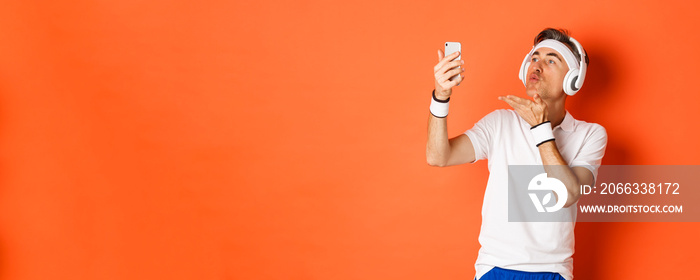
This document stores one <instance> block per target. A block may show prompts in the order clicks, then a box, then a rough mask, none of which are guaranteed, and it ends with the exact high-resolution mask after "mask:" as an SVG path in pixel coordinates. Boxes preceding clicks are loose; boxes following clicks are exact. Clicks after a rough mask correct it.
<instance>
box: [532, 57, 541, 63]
mask: <svg viewBox="0 0 700 280" xmlns="http://www.w3.org/2000/svg"><path fill="white" fill-rule="evenodd" d="M538 61H540V59H539V58H536V57H533V58H532V62H538Z"/></svg>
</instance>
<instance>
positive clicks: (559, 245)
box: [426, 28, 607, 280]
mask: <svg viewBox="0 0 700 280" xmlns="http://www.w3.org/2000/svg"><path fill="white" fill-rule="evenodd" d="M534 45H535V46H534V47H533V49H532V51H530V53H529V54H528V55H527V56H526V60H525V61H523V65H522V66H521V73H520V78H521V80H523V83H524V84H525V92H526V94H527V96H528V97H530V98H531V99H530V98H521V97H517V96H512V95H507V96H500V97H498V98H499V100H502V101H504V102H505V103H507V104H508V105H509V106H511V107H512V108H513V110H496V111H494V112H492V113H490V114H488V115H487V116H485V117H484V118H482V119H481V120H480V121H479V122H477V123H476V124H475V125H474V127H473V128H472V129H470V130H468V131H466V132H465V133H464V134H462V135H459V136H457V137H454V138H451V139H448V137H447V120H446V116H447V109H448V108H447V105H448V104H449V103H448V102H449V99H450V98H451V96H452V88H453V87H455V86H456V85H458V84H459V83H461V82H462V80H463V79H464V77H463V76H462V75H461V73H463V72H464V69H463V68H462V66H463V65H464V61H462V60H460V61H453V60H454V59H455V58H457V57H458V56H459V53H454V54H451V55H448V56H447V57H445V56H444V54H443V52H442V51H438V58H439V62H438V64H437V65H436V66H435V67H434V69H433V70H434V74H435V90H434V91H433V100H432V103H431V107H430V111H431V113H430V116H429V118H430V119H429V122H428V141H427V146H426V157H427V161H428V164H430V165H432V166H452V165H458V164H463V163H473V162H476V161H478V160H480V159H488V167H489V173H490V174H489V180H488V183H487V185H486V192H485V194H484V202H483V206H482V225H481V232H480V234H479V243H480V244H481V249H480V250H479V255H478V257H477V260H476V264H475V268H476V279H480V280H490V279H566V280H571V279H573V258H572V255H573V253H574V224H575V214H576V202H577V201H578V199H579V197H580V194H581V192H580V186H581V185H593V183H594V180H595V176H596V175H597V169H598V167H599V166H600V163H601V160H602V158H603V154H604V153H605V147H606V144H607V134H606V132H605V129H604V128H603V127H602V126H600V125H598V124H593V123H586V122H583V121H579V120H576V119H574V118H573V116H571V114H569V113H568V112H567V111H566V109H565V106H564V105H565V102H566V100H567V96H568V95H573V94H574V93H576V92H577V91H578V89H580V87H581V85H582V84H583V79H584V78H585V71H586V68H587V64H588V61H587V57H586V55H585V51H583V48H582V47H580V44H578V42H576V41H575V40H573V39H571V38H570V37H569V36H568V33H567V32H566V31H565V30H561V29H559V30H557V29H551V28H548V29H545V30H543V31H542V32H540V33H539V34H538V35H537V37H536V38H535V44H534ZM579 47H580V48H579ZM572 75H573V76H572ZM450 78H453V79H450ZM509 165H511V166H513V165H538V166H541V167H542V168H543V169H544V171H546V173H547V177H550V178H556V179H558V180H559V181H561V182H562V183H563V184H564V186H565V187H566V191H565V192H564V195H560V196H556V197H555V199H559V198H562V199H563V198H564V197H566V201H565V203H563V205H564V206H563V207H564V208H563V209H561V211H562V212H566V213H569V214H570V215H571V217H573V219H572V221H569V222H509V221H508V206H509V204H508V180H509V179H508V178H509V174H508V172H509V171H508V166H509ZM557 202H559V201H557Z"/></svg>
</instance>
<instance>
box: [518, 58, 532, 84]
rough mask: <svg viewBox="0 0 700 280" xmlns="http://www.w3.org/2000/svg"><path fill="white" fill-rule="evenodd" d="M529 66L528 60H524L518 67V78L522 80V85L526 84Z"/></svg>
mask: <svg viewBox="0 0 700 280" xmlns="http://www.w3.org/2000/svg"><path fill="white" fill-rule="evenodd" d="M528 68H530V62H529V61H528V62H526V63H525V64H524V65H523V67H522V68H521V69H520V80H521V81H523V85H524V86H525V85H527V69H528Z"/></svg>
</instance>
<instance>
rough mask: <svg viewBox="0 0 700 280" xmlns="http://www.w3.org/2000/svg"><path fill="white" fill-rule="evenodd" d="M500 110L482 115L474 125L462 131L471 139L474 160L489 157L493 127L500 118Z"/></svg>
mask: <svg viewBox="0 0 700 280" xmlns="http://www.w3.org/2000/svg"><path fill="white" fill-rule="evenodd" d="M499 111H501V110H496V111H493V112H491V113H490V114H488V115H486V116H484V117H483V118H481V120H479V121H478V122H477V123H476V124H474V127H472V128H471V129H469V130H467V131H466V132H464V134H466V135H467V136H468V137H469V140H471V141H472V146H474V158H475V160H474V162H477V161H479V160H482V159H487V158H488V157H489V150H490V149H489V147H490V146H491V145H490V144H491V142H492V140H493V135H494V131H495V128H496V126H497V124H498V123H500V119H501V116H500V114H501V112H499Z"/></svg>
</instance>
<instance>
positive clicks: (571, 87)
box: [563, 69, 580, 96]
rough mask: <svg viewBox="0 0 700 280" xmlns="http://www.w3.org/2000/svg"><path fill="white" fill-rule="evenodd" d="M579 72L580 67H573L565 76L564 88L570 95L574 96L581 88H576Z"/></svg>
mask: <svg viewBox="0 0 700 280" xmlns="http://www.w3.org/2000/svg"><path fill="white" fill-rule="evenodd" d="M579 73H580V71H579V69H572V70H569V72H567V73H566V76H564V84H563V88H564V92H565V93H566V94H567V95H569V96H573V95H574V94H576V93H577V92H578V90H579V89H578V88H576V80H578V74H579Z"/></svg>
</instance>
